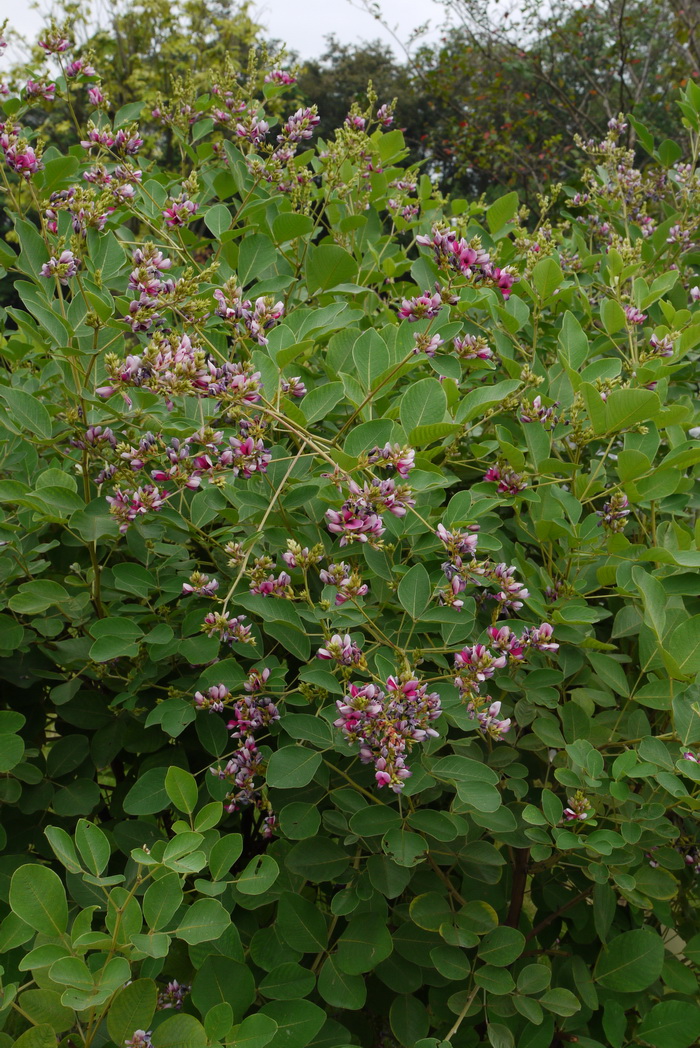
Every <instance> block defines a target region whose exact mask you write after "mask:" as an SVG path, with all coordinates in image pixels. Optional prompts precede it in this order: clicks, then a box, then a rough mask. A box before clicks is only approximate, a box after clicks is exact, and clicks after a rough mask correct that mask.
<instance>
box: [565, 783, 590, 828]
mask: <svg viewBox="0 0 700 1048" xmlns="http://www.w3.org/2000/svg"><path fill="white" fill-rule="evenodd" d="M590 812H591V802H590V801H589V800H588V798H587V797H585V796H584V794H583V793H582V792H581V790H576V793H575V794H574V795H573V797H569V806H568V808H564V818H565V819H566V820H567V822H584V821H585V820H586V819H587V818H588V816H589V813H590Z"/></svg>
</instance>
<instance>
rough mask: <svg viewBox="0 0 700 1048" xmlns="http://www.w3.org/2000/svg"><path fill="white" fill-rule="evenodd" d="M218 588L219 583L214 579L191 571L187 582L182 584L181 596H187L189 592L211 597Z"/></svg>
mask: <svg viewBox="0 0 700 1048" xmlns="http://www.w3.org/2000/svg"><path fill="white" fill-rule="evenodd" d="M218 588H219V583H218V582H217V580H216V579H210V578H209V576H208V575H203V574H202V573H201V572H199V571H193V572H192V574H191V575H190V579H189V582H183V584H182V595H183V597H189V596H190V595H191V594H195V596H197V597H213V596H214V594H215V593H216V591H217V590H218Z"/></svg>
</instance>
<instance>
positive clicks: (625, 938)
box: [594, 928, 664, 993]
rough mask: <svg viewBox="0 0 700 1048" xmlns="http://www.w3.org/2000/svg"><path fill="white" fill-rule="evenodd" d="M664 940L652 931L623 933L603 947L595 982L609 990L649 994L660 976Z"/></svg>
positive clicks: (640, 930)
mask: <svg viewBox="0 0 700 1048" xmlns="http://www.w3.org/2000/svg"><path fill="white" fill-rule="evenodd" d="M663 963H664V944H663V940H662V939H661V937H660V936H659V935H657V934H656V932H653V931H651V929H650V928H638V929H635V930H634V931H631V932H623V933H622V935H618V936H617V937H616V938H615V939H613V940H612V941H611V942H610V943H609V944H608V946H607V947H603V949H602V950H601V952H600V954H599V955H598V960H597V962H596V966H595V973H594V978H595V980H596V982H599V983H600V985H601V986H604V987H605V988H606V989H607V990H616V991H617V992H618V993H635V992H638V991H640V990H646V988H647V987H648V986H651V984H652V983H653V982H655V981H656V979H658V977H659V975H660V974H661V968H662V967H663Z"/></svg>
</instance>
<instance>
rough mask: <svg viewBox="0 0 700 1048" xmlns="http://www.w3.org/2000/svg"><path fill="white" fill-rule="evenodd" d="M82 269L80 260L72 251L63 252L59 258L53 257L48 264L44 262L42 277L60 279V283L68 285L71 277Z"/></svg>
mask: <svg viewBox="0 0 700 1048" xmlns="http://www.w3.org/2000/svg"><path fill="white" fill-rule="evenodd" d="M79 269H80V260H79V259H77V258H76V257H75V255H74V254H73V252H72V251H62V252H61V254H60V255H59V256H58V258H55V257H53V256H52V257H51V258H50V259H49V261H48V262H44V264H43V266H42V267H41V275H42V277H47V278H49V279H50V278H51V277H58V279H59V281H60V282H61V283H62V284H64V285H67V284H68V281H69V280H70V279H71V277H74V276H75V274H76V273H77V272H78V270H79Z"/></svg>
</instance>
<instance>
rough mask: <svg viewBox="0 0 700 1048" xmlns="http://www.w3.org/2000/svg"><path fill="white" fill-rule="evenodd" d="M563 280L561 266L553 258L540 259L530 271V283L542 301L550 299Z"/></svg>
mask: <svg viewBox="0 0 700 1048" xmlns="http://www.w3.org/2000/svg"><path fill="white" fill-rule="evenodd" d="M563 279H564V274H563V273H562V269H561V266H560V265H559V263H558V262H557V261H556V259H554V258H541V259H540V260H539V262H538V263H537V264H536V265H535V268H534V269H533V271H532V283H533V284H534V286H535V288H536V289H537V293H538V295H539V296H540V298H542V299H548V298H551V296H552V295H553V294H554V292H555V291H556V289H557V288H558V287H559V285H560V284H561V282H562V280H563Z"/></svg>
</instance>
